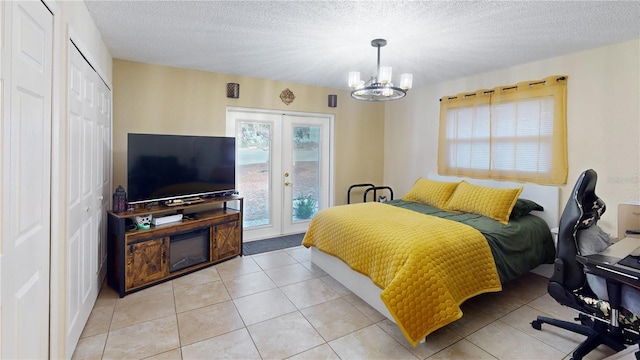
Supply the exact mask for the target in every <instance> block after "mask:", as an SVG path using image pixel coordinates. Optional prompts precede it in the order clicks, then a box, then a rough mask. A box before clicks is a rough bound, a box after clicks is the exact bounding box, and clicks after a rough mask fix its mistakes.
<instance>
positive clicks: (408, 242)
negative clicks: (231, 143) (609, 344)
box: [303, 175, 559, 346]
mask: <svg viewBox="0 0 640 360" xmlns="http://www.w3.org/2000/svg"><path fill="white" fill-rule="evenodd" d="M419 184H421V187H420V188H419V187H418V185H419ZM425 184H427V185H425ZM447 184H449V185H447ZM451 184H457V185H455V186H454V185H451ZM460 184H462V185H460ZM425 186H426V187H425ZM445 187H446V188H447V189H446V190H443V189H444V188H445ZM485 187H490V188H491V189H490V192H489V193H487V192H486V191H485V190H488V189H485ZM417 188H419V190H415V189H417ZM450 188H453V190H449V189H450ZM434 189H435V190H434ZM498 189H504V190H498ZM516 189H521V190H517V191H516ZM427 190H428V191H427ZM476 190H479V191H481V192H483V194H484V195H483V196H486V195H489V196H490V197H491V199H496V203H498V202H501V201H502V200H501V199H502V198H503V195H504V197H505V199H507V198H508V199H511V198H513V202H514V203H515V199H529V200H532V201H534V202H535V203H536V204H539V205H541V206H542V207H543V208H544V211H536V210H533V211H530V212H529V211H527V214H524V215H522V216H520V217H518V218H514V219H511V218H509V215H510V214H506V216H507V218H505V217H504V216H505V214H504V213H503V212H504V209H503V210H500V211H501V213H500V214H498V215H497V217H495V216H494V215H496V214H494V213H493V212H490V213H489V214H488V215H490V216H493V217H494V218H493V219H490V218H487V217H486V216H483V215H480V214H478V213H474V212H467V211H460V209H466V208H465V206H466V205H464V203H465V201H462V202H460V201H459V200H460V199H462V200H465V199H467V198H469V197H470V195H469V194H473V196H472V197H473V198H474V201H476V202H478V198H477V197H476V193H475V192H472V193H469V192H468V191H476ZM420 191H421V192H420ZM447 192H449V193H447ZM503 193H504V194H503ZM514 193H517V194H514ZM416 194H418V196H417V198H418V199H419V200H416V197H415V196H414V197H412V196H411V195H416ZM430 194H437V195H430ZM496 194H497V195H496ZM514 196H515V197H514ZM454 199H455V200H454ZM480 199H481V198H480ZM508 199H507V200H505V201H511V200H508ZM558 201H559V199H558V188H556V187H549V186H540V185H534V184H520V183H512V182H497V181H486V180H475V179H460V178H454V177H443V176H438V175H430V176H429V177H428V179H419V180H418V181H417V182H416V185H414V188H412V189H411V190H410V191H409V193H407V194H406V195H405V196H404V197H403V199H398V200H394V201H391V202H388V203H384V204H382V203H376V202H373V203H361V204H351V205H343V206H336V207H333V208H329V209H325V210H323V211H321V212H320V213H318V214H317V215H316V217H315V218H314V219H313V221H312V222H311V224H310V226H309V230H308V231H307V233H306V235H305V238H304V240H303V245H305V246H307V247H310V248H311V261H312V262H313V264H315V265H316V266H318V267H320V268H321V269H322V270H324V271H325V272H326V273H328V274H329V275H331V276H332V277H333V278H335V279H336V280H338V281H339V282H340V283H342V284H343V285H345V286H346V287H347V288H348V289H349V290H351V291H352V292H353V293H354V294H356V295H357V296H359V297H360V298H361V299H363V300H364V301H365V302H367V303H368V304H369V305H371V306H372V307H373V308H375V309H376V310H378V311H379V312H380V313H382V314H383V315H385V316H386V317H387V318H389V319H390V320H391V321H393V322H395V323H396V324H398V326H399V328H400V329H401V330H402V332H403V334H404V335H405V337H406V338H407V340H408V341H409V342H410V343H411V344H412V345H414V346H415V345H416V344H417V343H418V342H420V341H421V340H423V339H424V338H425V337H426V336H427V335H428V334H429V333H431V332H433V331H435V330H437V329H439V328H441V327H443V326H445V325H447V324H449V323H451V322H453V321H455V320H457V319H459V318H460V317H462V311H461V310H460V307H459V306H460V305H461V304H462V303H463V302H464V301H465V300H467V299H469V298H471V297H473V296H476V295H479V294H482V293H486V292H495V291H500V290H501V284H502V283H506V282H508V281H511V280H513V279H515V278H517V277H519V276H521V275H523V274H524V273H526V272H528V271H530V270H532V269H534V268H536V267H538V266H539V265H543V264H545V263H551V262H552V261H553V258H554V255H555V247H554V244H553V237H552V235H551V231H550V229H552V228H555V227H556V226H557V221H558V218H559V213H558V211H559V206H558ZM467 202H468V201H467ZM480 202H481V203H483V202H482V201H480ZM454 203H455V204H454ZM484 203H486V201H484ZM447 204H451V205H452V207H448V206H447ZM456 204H463V205H461V207H460V208H457V207H456V206H455V205H456ZM487 206H489V207H491V206H493V205H487ZM512 206H513V205H512ZM503 207H504V206H503ZM472 210H473V209H472ZM509 211H511V209H509ZM480 212H482V211H480ZM514 212H515V210H514ZM530 223H531V224H533V225H529V224H530ZM532 227H533V228H535V229H534V230H532ZM495 228H497V229H502V230H505V229H506V232H505V233H503V234H494V233H493V231H494V230H495ZM521 228H524V230H523V231H524V233H523V232H522V231H521V230H522V229H521ZM503 232H504V231H503ZM525 233H526V234H527V235H523V234H525ZM514 244H519V245H517V246H515V245H514ZM523 244H524V245H523Z"/></svg>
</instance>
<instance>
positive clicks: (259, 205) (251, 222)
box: [236, 121, 271, 228]
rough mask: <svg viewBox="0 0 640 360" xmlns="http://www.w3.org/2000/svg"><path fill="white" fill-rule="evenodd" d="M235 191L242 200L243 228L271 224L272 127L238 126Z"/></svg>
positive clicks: (245, 124) (262, 124) (242, 122)
mask: <svg viewBox="0 0 640 360" xmlns="http://www.w3.org/2000/svg"><path fill="white" fill-rule="evenodd" d="M237 134H238V135H237V139H236V143H237V147H238V164H237V170H238V191H239V192H240V194H242V196H243V197H244V198H245V202H244V217H243V225H244V226H243V227H245V228H248V227H254V226H261V225H268V224H270V223H271V214H270V206H269V204H270V199H269V197H270V196H271V193H270V192H269V189H270V188H271V167H270V161H269V160H270V159H271V147H270V140H269V139H270V138H271V125H269V124H265V123H259V122H244V121H241V122H239V123H238V132H237Z"/></svg>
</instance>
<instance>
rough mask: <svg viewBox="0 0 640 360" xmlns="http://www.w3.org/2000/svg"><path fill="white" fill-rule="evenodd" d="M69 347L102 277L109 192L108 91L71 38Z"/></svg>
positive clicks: (68, 261)
mask: <svg viewBox="0 0 640 360" xmlns="http://www.w3.org/2000/svg"><path fill="white" fill-rule="evenodd" d="M68 124H69V125H68V144H69V148H68V155H67V156H68V158H67V171H68V177H67V178H68V183H67V209H68V214H67V219H68V220H67V221H68V223H67V266H68V268H67V274H68V275H67V276H68V283H67V349H74V348H75V346H76V344H77V342H78V339H79V338H80V335H81V333H82V329H83V328H84V325H85V324H86V322H87V319H88V318H89V315H90V314H91V309H92V308H93V305H94V303H95V300H96V298H97V296H98V292H99V290H100V285H101V283H102V279H104V275H105V271H106V269H105V267H104V266H103V264H105V259H106V210H107V208H108V204H109V195H107V194H109V193H110V192H111V189H110V188H111V186H110V179H111V171H110V169H111V161H110V153H111V92H110V90H109V89H108V88H107V87H106V85H105V84H104V82H103V81H102V79H100V77H99V76H98V74H97V73H96V72H95V71H94V70H93V68H92V67H91V66H90V65H89V63H88V62H87V61H86V60H85V58H84V57H83V56H82V54H81V53H80V51H79V50H78V49H77V48H76V46H75V45H74V44H73V42H69V123H68Z"/></svg>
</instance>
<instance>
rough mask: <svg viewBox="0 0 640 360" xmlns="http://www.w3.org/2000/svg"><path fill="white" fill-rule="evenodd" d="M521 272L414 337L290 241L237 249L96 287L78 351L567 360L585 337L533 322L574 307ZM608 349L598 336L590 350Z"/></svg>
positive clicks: (80, 354) (137, 355) (600, 353)
mask: <svg viewBox="0 0 640 360" xmlns="http://www.w3.org/2000/svg"><path fill="white" fill-rule="evenodd" d="M546 285H547V279H545V278H543V277H540V276H537V275H534V274H528V275H525V276H523V277H522V278H520V279H519V280H517V281H514V282H512V283H509V284H506V285H505V286H504V289H503V291H502V292H500V293H491V294H484V295H480V296H477V297H475V298H472V299H470V300H468V301H467V302H465V303H464V304H463V306H462V309H463V312H464V316H463V317H462V319H460V320H458V321H456V322H454V323H452V324H449V325H448V326H446V327H444V328H442V329H440V330H438V331H436V332H434V333H433V334H431V335H429V337H428V339H427V341H426V343H423V344H419V345H418V346H417V347H415V348H414V347H412V346H411V345H410V344H409V343H408V342H407V341H406V340H405V339H404V337H403V335H402V333H401V332H400V330H399V329H398V328H397V326H396V325H395V324H394V323H392V322H391V321H389V320H387V319H386V318H384V316H382V315H381V314H380V313H378V312H377V311H376V310H374V309H373V308H371V307H370V306H368V305H367V304H366V303H364V302H363V301H361V300H360V299H359V298H358V297H356V296H355V295H353V294H352V293H350V292H349V291H348V290H347V289H346V288H344V287H343V286H342V285H340V284H339V283H338V282H337V281H335V280H334V279H333V278H331V277H330V276H328V275H327V274H326V273H324V272H323V271H322V270H320V269H318V268H317V267H315V266H313V265H312V264H311V262H310V260H309V251H308V250H307V249H305V248H304V247H296V248H290V249H285V250H281V251H274V252H270V253H264V254H257V255H253V256H245V257H238V258H234V259H232V260H229V261H226V262H223V263H221V264H218V265H215V266H212V267H209V268H206V269H203V270H200V271H198V272H195V273H192V274H190V275H186V276H183V277H181V278H178V279H175V280H173V281H168V282H165V283H162V284H160V285H157V286H154V287H151V288H148V289H145V290H142V291H139V292H136V293H133V294H130V295H127V296H126V297H124V298H119V297H118V295H117V293H116V292H115V291H114V290H113V289H111V288H109V287H108V286H106V285H105V286H104V287H103V289H102V290H101V292H100V295H99V297H98V300H97V301H96V304H95V306H94V308H93V312H92V313H91V316H90V317H89V321H88V322H87V324H86V326H85V328H84V331H83V333H82V336H81V338H80V341H79V343H78V345H77V347H76V350H75V353H74V355H73V358H74V359H143V358H146V359H218V358H227V359H569V358H570V355H569V354H570V353H571V352H572V351H573V349H574V348H575V347H576V346H577V345H578V344H579V343H580V342H581V341H582V340H583V337H582V336H579V335H575V334H572V333H570V332H568V331H564V330H559V329H555V328H553V327H551V326H546V325H545V326H543V330H542V331H537V330H534V329H533V328H532V327H531V325H530V322H531V321H532V320H533V319H535V318H536V316H538V315H545V316H553V317H559V318H564V319H567V320H570V319H572V318H573V317H574V316H575V313H574V312H573V311H571V310H570V309H567V308H565V307H562V306H560V305H558V304H557V303H556V302H555V301H554V300H553V299H552V298H551V297H550V296H549V295H548V294H547V292H546ZM612 353H613V352H612V351H611V350H609V349H607V348H606V347H604V346H601V347H600V348H598V349H596V351H593V352H592V353H591V354H589V356H588V357H587V358H586V359H603V358H605V357H607V356H609V355H611V354H612Z"/></svg>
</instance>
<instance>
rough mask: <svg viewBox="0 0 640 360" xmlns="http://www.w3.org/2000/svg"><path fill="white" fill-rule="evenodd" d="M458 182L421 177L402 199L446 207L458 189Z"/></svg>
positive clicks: (441, 207) (440, 207)
mask: <svg viewBox="0 0 640 360" xmlns="http://www.w3.org/2000/svg"><path fill="white" fill-rule="evenodd" d="M457 186H458V183H457V182H445V181H435V180H427V179H425V178H419V179H418V180H416V183H415V184H413V187H412V188H411V190H409V192H408V193H406V194H405V195H404V196H403V197H402V200H407V201H415V202H420V203H424V204H427V205H431V206H435V207H437V208H439V209H444V208H445V207H446V205H447V202H448V201H449V198H450V197H451V194H453V192H454V191H455V190H456V187H457Z"/></svg>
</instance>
